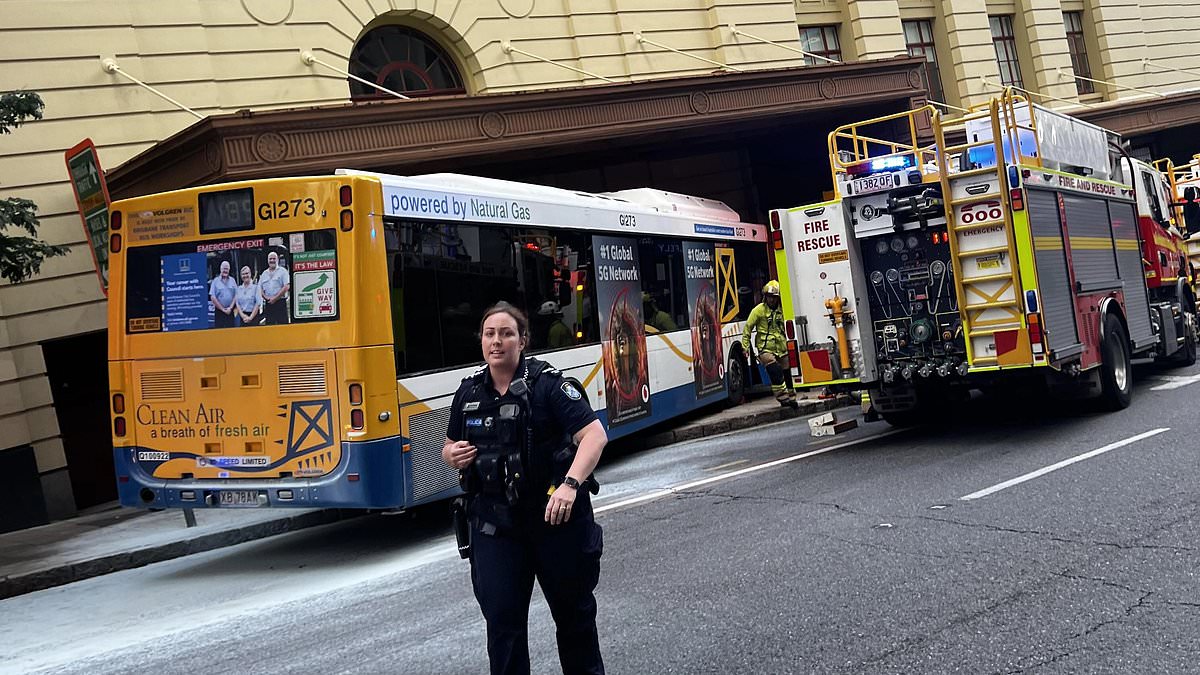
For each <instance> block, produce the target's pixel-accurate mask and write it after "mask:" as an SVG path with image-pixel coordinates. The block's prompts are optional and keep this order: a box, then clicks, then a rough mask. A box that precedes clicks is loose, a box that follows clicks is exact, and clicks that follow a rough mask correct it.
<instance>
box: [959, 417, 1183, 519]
mask: <svg viewBox="0 0 1200 675" xmlns="http://www.w3.org/2000/svg"><path fill="white" fill-rule="evenodd" d="M1170 430H1171V428H1170V427H1162V428H1159V429H1151V430H1150V431H1147V432H1145V433H1141V434H1138V435H1137V436H1130V437H1129V438H1126V439H1125V440H1123V441H1117V442H1116V443H1109V444H1108V445H1106V446H1104V447H1103V448H1097V449H1095V450H1092V451H1091V452H1085V453H1083V454H1082V455H1076V456H1074V457H1072V458H1070V459H1064V460H1063V461H1061V462H1059V463H1057V464H1051V465H1050V466H1047V467H1043V468H1041V469H1038V470H1037V471H1031V472H1029V473H1027V474H1025V475H1024V476H1017V477H1016V478H1013V479H1012V480H1006V481H1004V482H1003V483H997V484H996V485H993V486H991V487H989V488H984V489H982V490H980V491H979V492H972V493H971V494H969V495H967V496H965V497H959V499H961V500H963V501H970V500H972V499H979V498H980V497H986V496H988V495H990V494H992V493H994V492H999V491H1001V490H1003V489H1005V488H1010V487H1012V486H1014V485H1018V484H1020V483H1024V482H1025V481H1028V480H1033V479H1034V478H1037V477H1038V476H1044V475H1046V474H1048V473H1050V472H1051V471H1057V470H1059V469H1061V468H1063V467H1066V466H1070V465H1072V464H1074V463H1076V462H1082V461H1083V460H1085V459H1091V458H1093V457H1095V456H1097V455H1103V454H1104V453H1106V452H1108V451H1109V450H1116V449H1117V448H1123V447H1125V446H1126V445H1131V444H1133V443H1137V442H1138V441H1140V440H1143V439H1146V438H1150V437H1151V436H1157V435H1159V434H1161V433H1163V432H1166V431H1170Z"/></svg>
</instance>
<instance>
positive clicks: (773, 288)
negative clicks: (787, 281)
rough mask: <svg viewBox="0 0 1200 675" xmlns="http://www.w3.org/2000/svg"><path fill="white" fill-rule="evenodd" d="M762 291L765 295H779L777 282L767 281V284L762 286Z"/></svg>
mask: <svg viewBox="0 0 1200 675" xmlns="http://www.w3.org/2000/svg"><path fill="white" fill-rule="evenodd" d="M763 293H764V294H765V295H779V282H778V281H774V280H771V281H768V282H767V285H766V286H763Z"/></svg>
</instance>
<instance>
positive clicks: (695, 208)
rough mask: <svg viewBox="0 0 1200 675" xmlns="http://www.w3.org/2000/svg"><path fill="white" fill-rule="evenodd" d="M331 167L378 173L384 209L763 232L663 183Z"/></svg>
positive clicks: (635, 227)
mask: <svg viewBox="0 0 1200 675" xmlns="http://www.w3.org/2000/svg"><path fill="white" fill-rule="evenodd" d="M337 174H338V175H361V176H372V177H375V178H377V179H378V180H379V181H380V182H381V183H382V184H383V200H384V211H385V215H387V216H393V217H398V218H416V219H423V220H445V221H462V222H472V223H481V222H483V223H496V224H505V225H518V226H537V227H566V228H575V229H582V230H590V231H602V232H615V233H628V234H638V233H642V232H644V233H648V234H665V235H671V236H679V237H693V238H699V239H717V240H743V241H765V240H766V228H765V227H764V226H762V225H758V224H754V223H743V222H741V220H740V217H739V216H738V214H737V212H736V211H734V210H733V209H731V208H729V207H728V206H727V205H725V204H724V203H722V202H719V201H716V200H712V199H704V198H702V197H692V196H689V195H682V194H678V193H674V192H666V191H663V190H654V189H650V188H639V189H636V190H624V191H621V192H610V193H591V192H580V191H576V190H564V189H562V188H556V187H549V186H545V185H533V184H529V183H517V182H513V181H507V180H500V179H496V178H482V177H479V176H465V175H462V174H453V173H439V174H427V175H422V176H395V175H390V174H381V173H373V172H367V171H355V170H352V169H338V171H337Z"/></svg>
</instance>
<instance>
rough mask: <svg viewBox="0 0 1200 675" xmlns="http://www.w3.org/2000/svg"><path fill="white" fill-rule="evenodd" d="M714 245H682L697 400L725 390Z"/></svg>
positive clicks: (688, 242)
mask: <svg viewBox="0 0 1200 675" xmlns="http://www.w3.org/2000/svg"><path fill="white" fill-rule="evenodd" d="M714 249H715V247H714V246H713V245H712V244H708V243H702V242H694V241H685V242H683V269H684V278H685V279H686V280H687V282H686V285H687V299H688V317H689V319H690V321H689V325H690V326H691V328H692V372H693V373H694V375H695V378H696V396H697V397H699V396H707V395H709V394H711V393H713V392H716V391H720V390H722V389H724V388H725V354H724V350H723V349H722V347H723V345H722V344H721V321H720V318H719V317H718V316H717V286H716V281H717V267H716V262H715V260H716V255H715V252H714Z"/></svg>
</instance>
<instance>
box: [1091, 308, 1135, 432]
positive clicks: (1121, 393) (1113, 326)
mask: <svg viewBox="0 0 1200 675" xmlns="http://www.w3.org/2000/svg"><path fill="white" fill-rule="evenodd" d="M1100 352H1101V354H1102V356H1103V361H1102V362H1101V363H1100V401H1099V402H1100V407H1101V408H1102V409H1104V410H1121V409H1123V408H1128V407H1129V402H1130V400H1132V398H1133V371H1132V369H1130V367H1129V338H1128V337H1126V336H1125V327H1124V326H1122V325H1121V321H1120V319H1118V318H1117V317H1115V316H1113V315H1111V314H1110V315H1108V316H1106V317H1104V344H1103V345H1101V346H1100Z"/></svg>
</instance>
